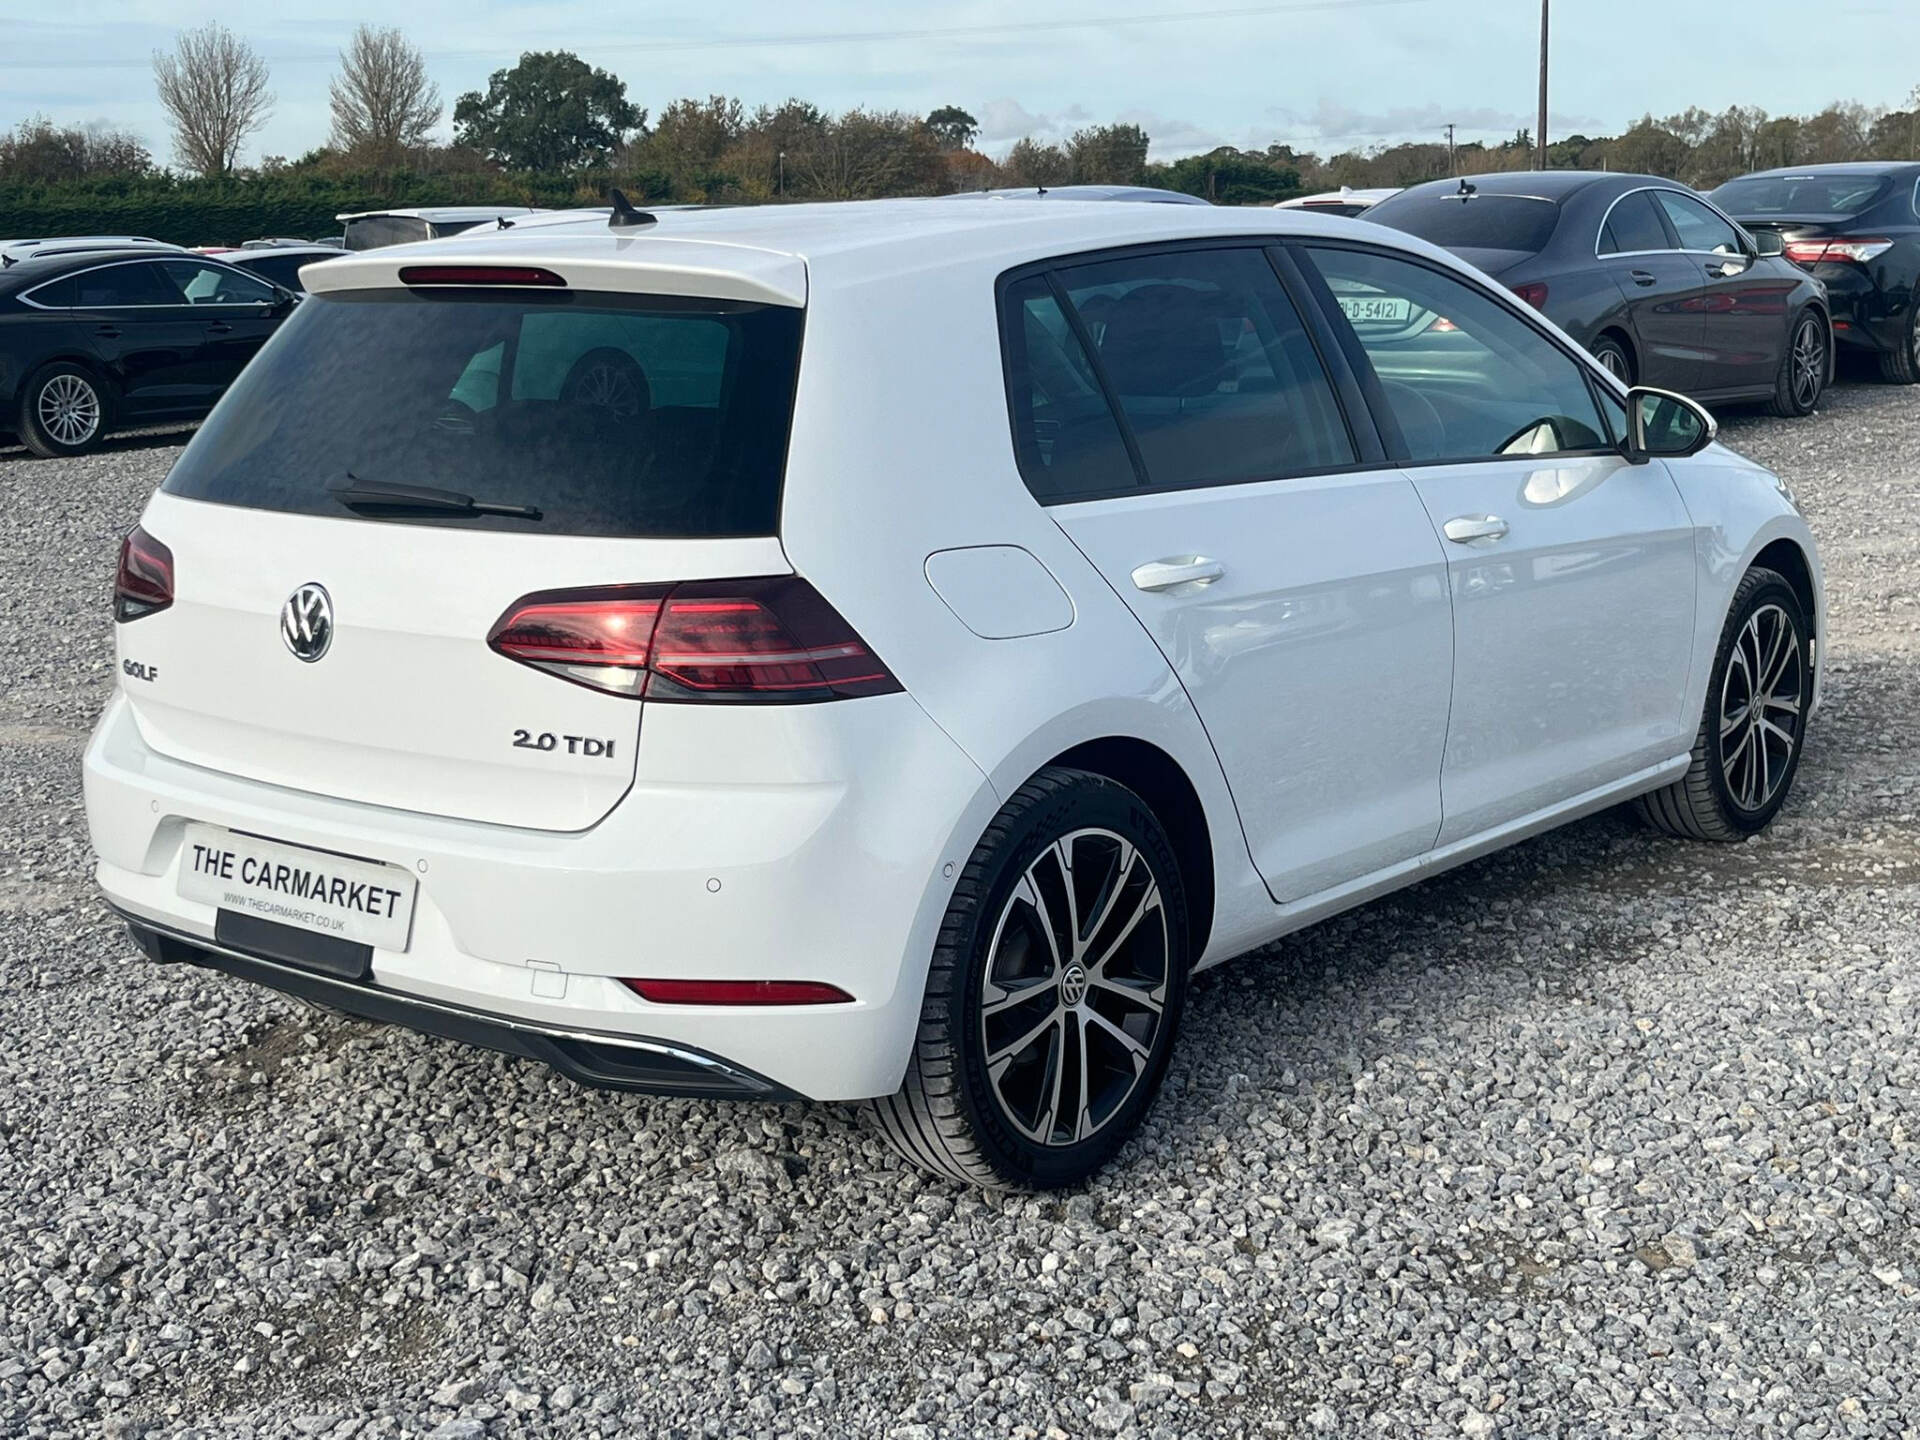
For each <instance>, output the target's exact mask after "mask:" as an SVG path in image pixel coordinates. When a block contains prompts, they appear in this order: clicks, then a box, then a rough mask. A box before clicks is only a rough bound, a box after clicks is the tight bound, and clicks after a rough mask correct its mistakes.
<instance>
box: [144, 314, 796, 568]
mask: <svg viewBox="0 0 1920 1440" xmlns="http://www.w3.org/2000/svg"><path fill="white" fill-rule="evenodd" d="M802 313H803V312H801V311H799V310H796V309H792V308H790V307H787V306H781V305H753V304H746V303H741V302H735V301H727V300H705V299H699V300H696V299H682V298H678V297H672V296H619V295H602V294H586V293H575V292H560V293H557V294H555V295H552V296H547V295H539V294H536V293H530V292H526V291H516V292H514V293H513V295H512V297H511V298H508V297H506V296H503V295H502V294H501V292H499V291H471V290H468V291H441V292H435V293H421V292H416V291H408V290H362V291H349V292H336V293H330V294H321V295H313V296H309V297H308V298H307V299H306V300H305V301H304V302H303V303H302V304H301V305H300V306H299V307H298V309H296V310H295V311H294V313H293V314H292V316H291V317H289V319H288V320H287V323H286V324H285V325H284V326H282V327H281V330H280V333H279V334H278V335H276V336H275V337H274V338H273V340H272V341H270V342H269V343H268V344H267V346H266V347H265V348H264V349H262V350H261V352H260V353H259V355H258V356H256V357H255V358H254V360H253V362H252V363H251V364H250V365H248V366H247V368H246V370H245V371H243V372H242V373H241V376H240V378H239V380H238V381H236V382H235V383H234V386H233V388H232V389H231V390H229V391H228V392H227V395H226V397H225V398H224V399H223V400H222V401H221V402H220V404H219V406H218V407H217V408H216V409H215V410H214V412H213V415H212V417H211V418H210V419H208V421H207V423H206V424H205V425H203V426H202V427H201V428H200V432H199V433H198V434H197V435H195V436H194V438H193V441H192V443H191V444H189V445H188V446H187V448H186V450H185V451H184V452H183V453H182V454H181V456H180V459H179V461H178V462H177V463H176V464H175V465H174V467H173V472H172V474H170V475H169V476H168V477H167V481H166V484H165V486H164V487H163V488H164V489H165V490H166V491H167V493H168V494H172V495H179V496H182V497H184V498H186V499H190V500H208V501H212V502H214V503H216V504H222V505H244V506H248V507H250V508H253V509H258V510H278V511H285V512H289V513H293V514H301V515H325V516H329V517H332V518H335V519H346V518H351V517H352V516H354V515H359V516H362V517H363V518H369V519H378V520H383V521H391V522H398V523H407V524H422V525H451V526H459V527H463V528H470V529H481V530H519V531H527V532H530V533H538V534H564V535H608V536H634V537H642V536H644V537H657V538H668V539H688V538H713V537H719V536H739V535H773V534H775V533H777V531H778V528H779V510H780V485H781V476H782V473H783V471H784V468H785V464H786V448H787V430H788V426H789V423H790V421H791V419H792V413H793V391H794V382H795V377H796V374H797V371H798V366H799V358H800V330H801V320H802ZM382 485H388V486H392V485H405V486H416V487H422V486H424V487H432V488H434V489H436V490H442V491H448V492H452V493H453V494H454V495H464V496H468V497H471V498H472V499H473V500H475V501H477V502H480V503H481V504H483V505H505V506H515V507H532V508H533V509H535V510H537V511H539V517H538V518H537V519H529V518H525V517H523V516H520V515H497V514H486V513H479V514H475V513H468V512H462V511H454V510H449V509H446V508H439V509H426V508H424V507H421V508H407V507H405V506H365V505H362V506H358V507H356V508H354V509H348V508H347V507H346V506H344V505H343V504H342V503H341V500H340V498H339V496H338V494H337V493H336V492H337V491H339V490H340V489H342V488H344V487H347V486H356V487H360V488H363V489H364V488H370V487H379V486H382Z"/></svg>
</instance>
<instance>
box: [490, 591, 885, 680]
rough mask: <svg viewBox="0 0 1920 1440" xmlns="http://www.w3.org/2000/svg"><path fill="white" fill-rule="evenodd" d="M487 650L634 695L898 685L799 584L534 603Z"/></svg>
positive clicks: (556, 594) (562, 596)
mask: <svg viewBox="0 0 1920 1440" xmlns="http://www.w3.org/2000/svg"><path fill="white" fill-rule="evenodd" d="M487 644H488V645H489V646H491V647H492V648H493V649H494V650H495V651H496V652H498V653H499V654H501V655H504V656H506V657H507V658H508V659H509V660H517V661H519V662H520V663H521V664H523V665H531V666H533V667H534V668H535V669H537V670H545V671H547V672H548V673H549V674H552V675H557V676H559V677H560V678H561V679H563V680H571V681H573V682H574V683H575V684H577V685H586V686H590V687H591V688H593V689H595V690H603V691H605V692H606V693H607V694H609V695H623V696H626V697H628V698H631V699H639V698H641V697H643V696H644V697H645V698H646V699H648V700H666V701H707V702H716V703H730V702H737V701H750V702H763V703H765V702H772V703H794V702H806V701H817V700H846V699H852V698H855V697H857V696H862V695H887V694H892V693H894V692H895V691H898V690H899V689H900V682H899V681H898V680H896V679H894V678H893V675H892V674H891V673H890V672H889V671H888V670H887V667H886V666H885V665H883V664H881V663H880V661H879V660H878V659H877V658H876V657H875V656H874V654H873V652H872V651H871V650H869V649H868V648H867V646H866V644H865V642H864V641H862V640H861V638H860V637H859V636H858V635H857V634H855V633H854V630H853V627H852V626H851V625H849V624H847V622H846V621H845V620H843V619H842V618H841V617H840V614H839V612H838V611H836V610H835V609H834V608H833V607H832V606H831V605H829V604H827V602H826V601H825V600H824V599H822V598H821V596H820V593H819V591H817V590H815V589H814V588H813V587H812V586H811V585H809V584H808V583H807V582H806V581H804V580H801V579H798V578H796V577H794V576H781V577H776V578H771V579H755V580H699V581H692V582H688V583H685V584H679V585H628V586H615V587H611V588H608V589H603V590H554V591H547V592H545V593H543V594H538V595H528V596H526V597H525V598H524V599H521V600H518V601H515V602H514V604H513V605H512V606H511V607H509V609H508V610H507V613H506V614H505V615H503V616H502V617H501V618H500V621H499V623H497V624H496V625H495V626H494V627H493V631H492V633H491V634H489V635H488V636H487Z"/></svg>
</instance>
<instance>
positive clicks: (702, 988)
mask: <svg viewBox="0 0 1920 1440" xmlns="http://www.w3.org/2000/svg"><path fill="white" fill-rule="evenodd" d="M620 983H621V984H622V985H624V986H626V987H627V988H628V989H629V990H631V991H633V993H634V994H636V995H638V996H639V997H640V998H641V999H642V1000H649V1001H651V1002H652V1003H654V1004H655V1005H845V1004H847V1003H848V1002H849V1001H851V1000H852V999H853V996H851V995H849V994H848V993H847V992H846V991H844V990H842V989H841V988H840V987H839V986H838V985H828V984H826V983H824V982H823V981H819V980H622V981H621V982H620Z"/></svg>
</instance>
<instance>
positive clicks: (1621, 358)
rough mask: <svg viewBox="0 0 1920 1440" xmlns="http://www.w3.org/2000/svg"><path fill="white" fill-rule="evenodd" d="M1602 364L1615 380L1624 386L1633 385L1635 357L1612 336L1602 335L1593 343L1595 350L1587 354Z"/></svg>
mask: <svg viewBox="0 0 1920 1440" xmlns="http://www.w3.org/2000/svg"><path fill="white" fill-rule="evenodd" d="M1587 353H1588V354H1590V355H1592V356H1593V358H1594V359H1596V360H1598V361H1599V362H1600V365H1601V368H1602V369H1604V370H1605V371H1606V372H1607V373H1608V374H1609V375H1611V376H1613V378H1614V379H1616V380H1618V381H1619V382H1620V383H1621V384H1623V385H1631V384H1633V357H1632V356H1631V355H1629V354H1628V353H1627V347H1626V346H1625V345H1623V344H1621V343H1620V341H1619V340H1617V339H1615V338H1614V337H1613V336H1611V335H1602V336H1601V337H1600V338H1599V339H1598V340H1596V341H1594V342H1593V349H1592V350H1590V351H1588V352H1587Z"/></svg>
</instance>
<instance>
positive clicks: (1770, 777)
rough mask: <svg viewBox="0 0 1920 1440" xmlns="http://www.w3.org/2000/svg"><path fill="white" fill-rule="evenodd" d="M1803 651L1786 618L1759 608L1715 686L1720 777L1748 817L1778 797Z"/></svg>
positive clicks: (1800, 686)
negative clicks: (1718, 703)
mask: <svg viewBox="0 0 1920 1440" xmlns="http://www.w3.org/2000/svg"><path fill="white" fill-rule="evenodd" d="M1805 663H1806V661H1805V646H1803V645H1802V644H1801V642H1800V633H1799V631H1798V630H1797V629H1796V628H1795V626H1794V623H1793V620H1792V618H1791V617H1790V616H1788V614H1787V612H1786V611H1785V610H1783V609H1781V608H1780V607H1779V606H1778V605H1762V606H1761V607H1760V608H1759V609H1757V610H1755V611H1754V612H1753V614H1752V615H1750V616H1748V617H1747V623H1746V624H1745V625H1744V626H1742V627H1741V629H1740V636H1739V638H1738V639H1737V640H1736V641H1735V642H1734V646H1733V651H1732V653H1731V654H1730V655H1729V656H1728V657H1727V670H1726V676H1725V678H1724V679H1723V680H1722V681H1721V682H1720V773H1721V774H1722V776H1724V777H1725V780H1726V785H1727V794H1728V796H1729V797H1730V798H1731V799H1732V801H1733V803H1734V804H1735V805H1738V806H1739V807H1740V808H1741V809H1742V810H1745V811H1747V812H1748V813H1749V814H1751V813H1753V812H1756V811H1759V810H1764V809H1765V808H1766V807H1767V805H1768V803H1769V802H1770V801H1772V800H1773V798H1774V797H1775V796H1776V795H1778V794H1779V793H1780V788H1781V786H1783V785H1784V784H1785V783H1786V779H1787V772H1788V771H1789V770H1790V769H1791V768H1792V761H1793V753H1794V750H1795V748H1796V747H1797V746H1798V745H1799V743H1800V729H1801V722H1802V719H1803V717H1802V715H1801V713H1800V712H1801V702H1802V698H1803V695H1804V691H1805V688H1806V673H1805V669H1804V666H1805Z"/></svg>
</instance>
